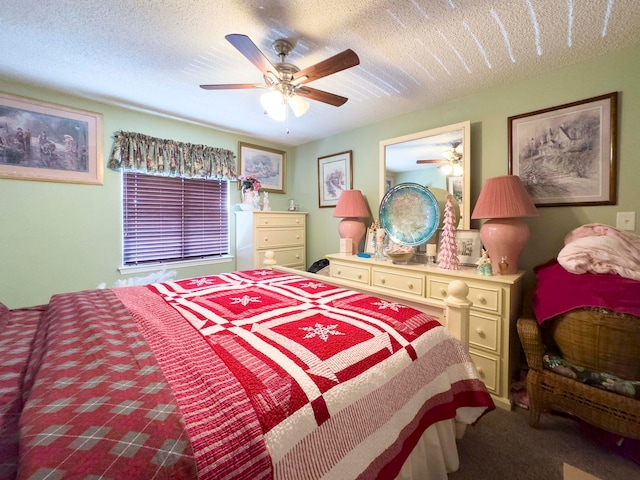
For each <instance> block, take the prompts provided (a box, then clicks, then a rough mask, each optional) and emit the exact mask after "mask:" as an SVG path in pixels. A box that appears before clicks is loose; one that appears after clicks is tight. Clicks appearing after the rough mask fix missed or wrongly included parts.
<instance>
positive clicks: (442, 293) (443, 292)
mask: <svg viewBox="0 0 640 480" xmlns="http://www.w3.org/2000/svg"><path fill="white" fill-rule="evenodd" d="M440 295H442V296H443V297H446V296H447V291H446V290H445V289H444V288H443V289H442V290H440Z"/></svg>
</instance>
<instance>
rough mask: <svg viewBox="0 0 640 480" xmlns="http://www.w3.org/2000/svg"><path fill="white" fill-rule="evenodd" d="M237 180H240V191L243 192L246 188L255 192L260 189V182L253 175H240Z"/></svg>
mask: <svg viewBox="0 0 640 480" xmlns="http://www.w3.org/2000/svg"><path fill="white" fill-rule="evenodd" d="M238 180H240V181H241V182H242V191H243V192H245V191H247V190H253V191H254V192H257V191H258V190H260V187H262V185H261V184H260V180H259V179H258V177H256V176H255V175H240V176H239V177H238Z"/></svg>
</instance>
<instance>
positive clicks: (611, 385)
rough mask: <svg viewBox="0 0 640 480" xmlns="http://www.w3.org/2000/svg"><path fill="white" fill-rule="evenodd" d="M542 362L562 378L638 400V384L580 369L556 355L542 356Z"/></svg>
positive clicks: (639, 394)
mask: <svg viewBox="0 0 640 480" xmlns="http://www.w3.org/2000/svg"><path fill="white" fill-rule="evenodd" d="M542 361H543V363H544V366H545V367H546V368H548V369H549V370H552V371H553V372H555V373H557V374H559V375H562V376H564V377H568V378H572V379H574V380H576V381H578V382H582V383H586V384H587V385H591V386H592V387H596V388H601V389H603V390H608V391H610V392H614V393H619V394H620V395H625V396H627V397H631V398H636V399H638V400H640V382H634V381H630V380H623V379H622V378H620V377H616V376H615V375H611V374H609V373H604V372H598V371H597V370H591V369H589V368H585V367H580V366H578V365H574V364H572V363H570V362H567V361H566V360H565V359H564V358H562V357H559V356H557V355H552V354H549V355H544V356H543V357H542Z"/></svg>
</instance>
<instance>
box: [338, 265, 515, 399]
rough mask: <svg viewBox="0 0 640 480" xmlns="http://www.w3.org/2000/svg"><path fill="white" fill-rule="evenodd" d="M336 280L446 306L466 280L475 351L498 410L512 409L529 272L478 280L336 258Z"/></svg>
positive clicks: (468, 273)
mask: <svg viewBox="0 0 640 480" xmlns="http://www.w3.org/2000/svg"><path fill="white" fill-rule="evenodd" d="M327 258H328V259H329V261H330V264H331V266H330V268H329V271H330V275H331V276H332V277H337V278H341V279H344V280H350V281H352V282H357V283H362V284H363V285H369V286H375V287H382V288H385V289H387V290H389V291H396V292H400V293H403V294H409V295H415V296H419V297H425V298H427V299H429V300H432V301H433V302H434V303H436V304H442V305H443V306H444V299H445V298H446V296H447V286H448V284H449V283H450V282H451V281H453V280H456V279H457V280H463V281H464V282H465V283H466V284H467V285H468V286H469V295H468V298H469V300H470V301H471V302H472V306H471V309H470V315H469V316H470V318H469V352H470V354H471V358H472V359H473V362H474V363H475V365H476V368H477V369H478V373H479V374H480V377H481V378H482V380H483V381H484V383H485V385H486V386H487V389H488V390H489V391H490V392H491V395H492V396H493V399H494V401H495V402H496V405H498V406H500V407H503V408H508V409H509V408H511V400H510V395H509V393H510V392H509V389H510V384H511V380H512V378H513V377H514V375H516V374H517V373H518V370H519V368H520V348H519V345H520V343H519V341H518V339H517V331H516V321H517V317H518V314H519V309H520V295H521V280H522V277H523V275H524V272H518V273H516V274H513V275H491V276H484V275H478V274H477V272H476V269H475V268H474V267H463V268H462V269H461V270H444V269H440V268H438V267H436V266H424V265H418V264H415V265H413V264H409V265H394V264H393V263H392V262H391V261H390V260H386V261H377V260H374V259H373V258H361V257H357V256H355V255H346V254H330V255H327Z"/></svg>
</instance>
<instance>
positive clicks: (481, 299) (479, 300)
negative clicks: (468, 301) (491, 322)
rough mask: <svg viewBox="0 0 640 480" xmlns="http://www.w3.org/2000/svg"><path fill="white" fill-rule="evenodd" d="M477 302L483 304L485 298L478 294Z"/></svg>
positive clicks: (485, 301)
mask: <svg viewBox="0 0 640 480" xmlns="http://www.w3.org/2000/svg"><path fill="white" fill-rule="evenodd" d="M478 302H480V303H482V304H483V305H484V304H485V303H487V299H486V298H484V297H483V296H482V295H478Z"/></svg>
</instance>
